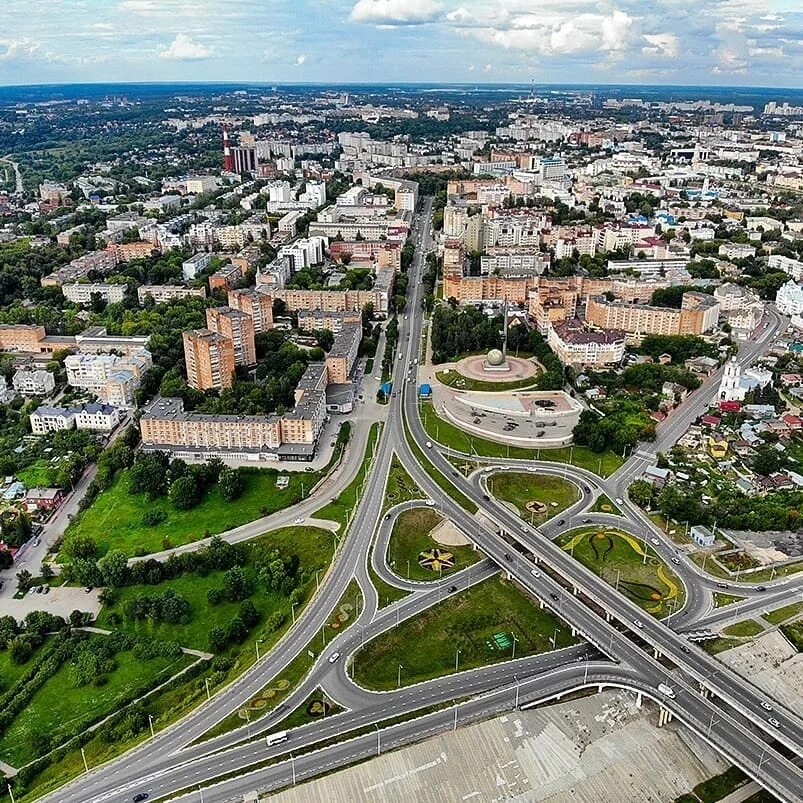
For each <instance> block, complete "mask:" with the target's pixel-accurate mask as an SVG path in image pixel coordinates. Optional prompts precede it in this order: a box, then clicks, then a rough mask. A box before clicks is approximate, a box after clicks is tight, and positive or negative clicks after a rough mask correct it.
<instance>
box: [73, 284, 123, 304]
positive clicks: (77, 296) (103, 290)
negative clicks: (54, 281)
mask: <svg viewBox="0 0 803 803" xmlns="http://www.w3.org/2000/svg"><path fill="white" fill-rule="evenodd" d="M125 291H126V286H125V285H124V284H105V283H99V282H97V283H91V282H88V283H84V282H74V283H72V284H63V285H62V286H61V292H62V293H64V298H66V299H67V301H72V302H73V304H91V303H92V297H93V296H97V297H98V298H100V299H102V300H103V301H105V302H106V303H108V304H114V303H119V302H121V301H122V300H123V299H124V298H125Z"/></svg>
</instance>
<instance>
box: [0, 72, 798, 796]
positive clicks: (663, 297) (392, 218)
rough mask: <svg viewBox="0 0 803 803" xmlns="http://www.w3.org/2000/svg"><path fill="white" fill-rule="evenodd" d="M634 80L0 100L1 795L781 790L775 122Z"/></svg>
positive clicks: (787, 350)
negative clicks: (628, 83)
mask: <svg viewBox="0 0 803 803" xmlns="http://www.w3.org/2000/svg"><path fill="white" fill-rule="evenodd" d="M640 94H641V93H640V92H639V89H638V88H634V87H628V88H616V87H609V88H607V89H606V88H594V89H591V88H587V89H583V88H576V87H575V88H560V87H550V88H549V89H543V88H540V87H535V86H533V87H495V88H487V87H486V88H472V87H469V86H465V87H456V86H455V87H448V86H447V87H418V88H416V87H406V88H403V89H394V88H379V87H343V88H326V87H302V86H296V87H268V86H250V87H248V86H246V87H242V86H222V85H220V86H200V85H186V86H178V85H176V86H170V85H157V86H136V85H129V86H125V87H104V86H102V85H96V86H86V87H81V86H75V87H65V88H55V87H39V88H37V87H31V88H20V89H5V90H3V92H2V94H0V154H3V157H2V160H1V161H0V444H1V445H2V448H0V465H1V466H2V468H1V469H0V480H1V481H2V485H1V487H0V772H2V773H3V775H4V776H5V781H4V783H3V784H2V786H3V787H4V788H3V789H2V790H0V800H3V801H5V800H9V801H12V803H23V802H24V801H33V800H45V801H53V802H54V803H55V801H59V803H62V802H63V801H76V803H77V802H79V801H80V803H99V801H107V800H115V801H123V800H134V801H143V800H146V799H148V800H167V799H170V800H180V801H190V800H205V801H221V802H222V801H232V800H243V801H257V800H262V799H265V798H266V797H267V796H272V795H277V796H278V797H277V799H280V800H287V801H291V800H350V799H353V800H357V799H360V800H373V799H383V800H390V799H396V800H398V799H407V800H413V799H424V793H423V792H422V791H420V790H421V789H422V788H423V785H424V784H425V785H426V787H427V792H426V799H435V798H437V799H443V800H452V799H469V798H476V799H488V800H489V799H492V798H493V799H498V796H499V795H503V796H505V797H513V796H516V795H517V794H519V793H521V794H525V793H527V794H531V793H532V794H534V795H535V796H534V797H528V798H527V799H533V800H535V799H538V800H547V799H549V800H566V799H568V798H570V797H571V798H572V799H578V800H600V799H606V800H625V799H627V800H647V799H650V800H667V801H671V800H677V801H683V802H684V803H686V802H687V801H688V803H707V802H708V801H715V800H721V799H725V798H727V800H729V801H735V800H750V801H753V802H754V803H758V802H759V801H770V800H781V801H789V802H790V803H791V801H797V800H800V793H801V789H803V771H802V770H801V765H800V758H801V754H802V753H803V703H801V700H803V696H802V695H801V691H802V690H803V663H802V662H803V659H802V658H801V649H803V574H802V573H801V570H803V526H802V525H801V521H800V518H801V510H803V335H801V332H803V106H801V105H799V104H800V103H801V102H803V101H801V97H800V93H799V92H798V93H796V92H789V93H786V94H784V93H783V92H781V91H772V92H770V91H769V90H767V91H766V92H763V93H762V92H760V91H758V90H751V91H736V90H733V91H730V90H725V89H719V90H711V91H710V92H709V91H707V90H702V89H701V90H693V89H688V88H687V89H684V90H672V89H666V90H665V91H657V90H656V89H655V88H652V89H650V90H649V92H646V91H645V93H644V94H643V95H642V96H641V97H640V96H639V95H640ZM547 704H549V705H547ZM538 706H540V707H538ZM536 707H538V708H536ZM533 708H536V710H534V711H530V710H528V709H533ZM506 723H507V724H506ZM539 723H540V724H539ZM567 723H569V724H567ZM514 725H515V727H514ZM575 727H576V731H575V730H572V728H575ZM505 728H507V729H508V730H507V731H505V730H504V729H505ZM561 728H563V729H564V730H561ZM567 728H568V730H566V729H567ZM492 734H496V736H495V737H494V736H492ZM500 734H507V735H504V736H503V735H500ZM617 734H618V735H617ZM636 734H638V735H636ZM604 739H615V740H618V742H617V744H618V747H617V749H616V750H612V749H611V748H610V746H608V747H604V746H603V741H604ZM600 740H602V741H600ZM414 742H417V743H418V744H416V745H415V746H412V745H413V743H414ZM506 745H507V747H506ZM514 746H515V750H514V749H513V747H514ZM504 750H508V751H509V752H507V753H505V752H503V751H504ZM415 751H419V752H415ZM427 751H429V752H427ZM433 751H434V752H433ZM386 754H387V755H386ZM447 759H448V760H447ZM461 762H462V764H461ZM486 766H487V767H491V769H490V770H485V769H483V768H484V767H486ZM366 767H371V768H372V769H371V770H370V773H368V775H366V774H365V773H364V770H365V768H366ZM458 767H460V770H459V771H457V770H458ZM361 773H362V774H361ZM482 773H490V775H489V776H488V777H486V776H485V775H483V774H482ZM417 783H420V784H422V786H421V787H417V786H416V784H417ZM296 786H298V787H299V789H298V790H295V789H294V788H293V787H296ZM417 789H418V790H419V791H416V790H417ZM606 789H607V790H608V791H607V792H604V793H603V792H602V791H601V790H606ZM483 790H484V791H483ZM539 790H540V791H539ZM376 795H380V797H377V796H376ZM394 795H396V796H395V797H394ZM494 796H497V797H494Z"/></svg>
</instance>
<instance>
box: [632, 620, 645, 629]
mask: <svg viewBox="0 0 803 803" xmlns="http://www.w3.org/2000/svg"><path fill="white" fill-rule="evenodd" d="M633 624H634V625H635V626H636V627H637V628H638V629H639V630H643V629H644V622H642V621H641V619H634V620H633Z"/></svg>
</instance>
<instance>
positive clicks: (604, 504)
mask: <svg viewBox="0 0 803 803" xmlns="http://www.w3.org/2000/svg"><path fill="white" fill-rule="evenodd" d="M591 512H592V513H608V514H609V515H611V516H621V515H622V511H621V510H619V507H618V506H617V505H616V504H615V503H614V502H613V501H611V499H610V497H608V496H606V495H605V494H600V495H599V496H598V497H597V498H596V501H595V502H594V504H593V505H592V506H591Z"/></svg>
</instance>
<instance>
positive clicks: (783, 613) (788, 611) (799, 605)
mask: <svg viewBox="0 0 803 803" xmlns="http://www.w3.org/2000/svg"><path fill="white" fill-rule="evenodd" d="M801 613H803V602H795V603H793V604H792V605H786V606H785V607H783V608H776V609H775V610H774V611H770V612H769V613H765V614H764V615H763V616H762V617H761V618H762V619H765V620H766V621H767V622H769V623H770V624H771V625H779V624H781V622H785V621H786V620H787V619H791V618H792V617H793V616H799V615H800V614H801Z"/></svg>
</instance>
